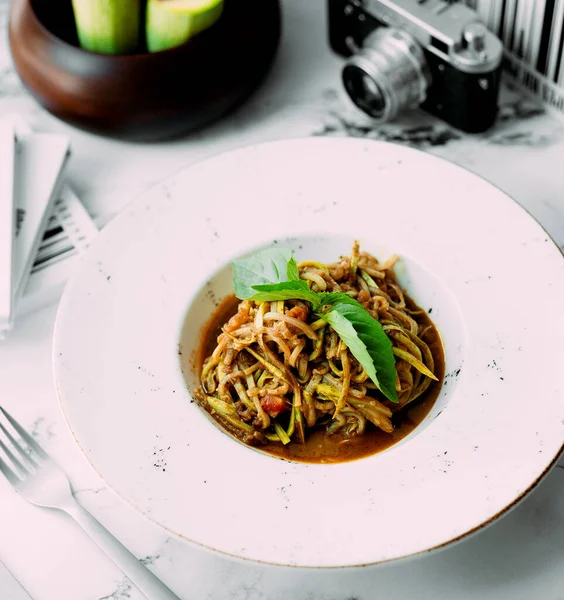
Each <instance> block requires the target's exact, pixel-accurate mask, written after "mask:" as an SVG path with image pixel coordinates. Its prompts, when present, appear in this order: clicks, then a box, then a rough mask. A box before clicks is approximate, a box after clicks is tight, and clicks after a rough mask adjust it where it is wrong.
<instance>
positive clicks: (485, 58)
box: [328, 0, 503, 133]
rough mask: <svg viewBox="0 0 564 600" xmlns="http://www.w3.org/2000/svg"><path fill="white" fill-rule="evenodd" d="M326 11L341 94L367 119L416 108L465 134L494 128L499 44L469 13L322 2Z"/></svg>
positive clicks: (440, 7)
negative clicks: (339, 61)
mask: <svg viewBox="0 0 564 600" xmlns="http://www.w3.org/2000/svg"><path fill="white" fill-rule="evenodd" d="M328 10H329V12H328V16H329V42H330V45H331V47H332V49H333V50H334V51H335V52H336V53H338V54H340V55H342V56H344V57H347V62H346V63H345V66H344V68H343V73H342V76H343V84H344V86H345V89H346V90H347V92H348V94H349V96H350V97H351V99H352V100H353V102H354V103H355V104H356V105H357V106H358V107H359V108H360V109H362V110H363V111H364V112H366V113H367V114H369V115H370V116H371V117H373V118H374V119H376V120H377V121H380V122H384V121H389V120H391V119H393V118H394V117H395V116H396V115H397V114H398V112H400V111H401V110H402V109H404V108H413V107H416V106H420V107H421V108H423V109H425V110H426V111H428V112H429V113H432V114H434V115H436V116H438V117H439V118H441V119H443V120H444V121H446V122H448V123H450V124H451V125H453V126H454V127H456V128H457V129H461V130H463V131H466V132H469V133H479V132H483V131H485V130H487V129H488V128H489V127H490V126H491V125H492V124H493V123H494V121H495V118H496V116H497V110H498V95H499V83H500V76H501V62H502V58H503V46H502V44H501V42H500V41H499V39H498V38H497V37H496V36H495V35H494V34H493V33H491V32H490V31H488V30H487V29H486V27H485V25H483V23H482V22H481V21H480V19H479V17H478V15H477V13H476V12H475V11H473V10H471V9H470V8H468V7H466V6H465V5H463V4H458V3H452V2H445V1H443V0H328Z"/></svg>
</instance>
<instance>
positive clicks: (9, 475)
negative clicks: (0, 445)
mask: <svg viewBox="0 0 564 600" xmlns="http://www.w3.org/2000/svg"><path fill="white" fill-rule="evenodd" d="M0 471H2V473H3V474H4V477H6V479H7V480H8V481H9V482H10V483H11V484H12V485H17V484H18V483H19V482H20V480H19V479H18V478H17V477H16V476H15V475H14V473H13V472H12V469H10V467H9V466H8V465H7V464H6V463H5V462H4V461H3V460H2V457H0Z"/></svg>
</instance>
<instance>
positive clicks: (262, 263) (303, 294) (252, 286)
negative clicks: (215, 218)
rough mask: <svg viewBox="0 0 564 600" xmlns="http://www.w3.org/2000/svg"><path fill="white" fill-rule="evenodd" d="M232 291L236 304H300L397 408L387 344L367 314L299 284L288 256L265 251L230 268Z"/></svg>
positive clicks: (339, 296)
mask: <svg viewBox="0 0 564 600" xmlns="http://www.w3.org/2000/svg"><path fill="white" fill-rule="evenodd" d="M233 287H234V289H235V295H236V296H237V298H239V299H240V300H254V301H255V302H274V301H277V300H305V301H306V302H309V303H310V304H311V306H312V310H313V312H314V313H315V314H316V315H317V316H318V317H320V318H322V319H323V320H325V321H327V323H328V324H329V325H330V326H331V327H332V328H333V329H334V330H335V332H336V333H337V335H339V336H340V338H341V339H342V340H343V342H344V343H345V344H346V345H347V347H348V348H349V350H350V351H351V353H352V355H353V356H354V357H355V358H356V360H358V362H359V363H360V364H361V365H362V367H363V368H364V369H365V371H366V373H367V374H368V376H369V377H370V379H371V380H372V381H373V382H374V384H375V385H376V386H377V387H378V389H379V390H380V391H381V392H382V393H383V394H384V396H386V398H388V399H389V400H391V401H392V402H398V396H397V392H396V387H395V383H396V369H395V358H394V354H393V352H392V343H391V341H390V340H389V338H388V336H387V335H386V333H385V331H384V330H383V328H382V325H380V323H379V322H378V321H377V320H376V319H374V318H373V317H372V316H371V315H370V313H369V312H368V311H367V310H366V309H365V308H364V307H363V306H362V304H360V303H359V302H357V301H356V300H355V299H354V298H352V297H351V296H348V295H347V294H344V293H342V292H313V291H311V290H310V289H309V285H308V283H307V282H306V281H303V280H301V279H300V278H299V273H298V265H297V264H296V261H295V260H294V258H293V256H292V252H291V251H290V250H287V249H285V248H269V249H267V250H262V251H261V252H257V253H256V254H253V255H252V256H251V257H249V258H243V259H238V260H236V261H234V262H233Z"/></svg>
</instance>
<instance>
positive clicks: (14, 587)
mask: <svg viewBox="0 0 564 600" xmlns="http://www.w3.org/2000/svg"><path fill="white" fill-rule="evenodd" d="M0 596H1V597H2V598H10V600H33V599H32V597H31V596H30V595H29V594H28V593H27V592H26V590H25V589H24V587H23V585H22V584H21V583H20V582H19V581H18V580H17V579H16V577H15V575H14V574H13V573H12V572H11V571H10V569H8V567H7V566H6V565H5V564H4V563H3V562H2V561H1V560H0Z"/></svg>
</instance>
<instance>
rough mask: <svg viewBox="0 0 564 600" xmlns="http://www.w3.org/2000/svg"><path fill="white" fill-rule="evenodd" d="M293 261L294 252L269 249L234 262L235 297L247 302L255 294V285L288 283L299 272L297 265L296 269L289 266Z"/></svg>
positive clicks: (284, 249)
mask: <svg viewBox="0 0 564 600" xmlns="http://www.w3.org/2000/svg"><path fill="white" fill-rule="evenodd" d="M291 261H293V258H292V251H291V250H288V249H286V248H267V249H266V250H262V251H261V252H257V253H256V254H253V255H252V256H250V257H249V258H240V259H238V260H234V261H233V263H232V266H233V288H234V290H235V295H236V296H237V298H239V300H246V299H247V298H250V297H251V296H253V295H254V294H255V290H253V286H255V285H266V284H273V283H281V282H285V281H288V280H289V276H290V277H294V276H295V272H296V271H297V265H296V267H295V269H294V267H293V266H289V265H290V264H291ZM294 264H295V261H294Z"/></svg>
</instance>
